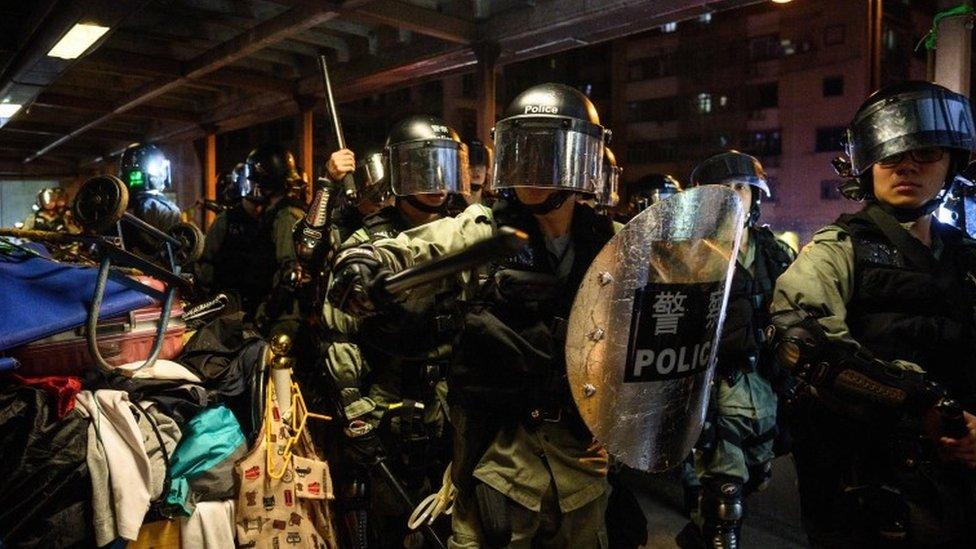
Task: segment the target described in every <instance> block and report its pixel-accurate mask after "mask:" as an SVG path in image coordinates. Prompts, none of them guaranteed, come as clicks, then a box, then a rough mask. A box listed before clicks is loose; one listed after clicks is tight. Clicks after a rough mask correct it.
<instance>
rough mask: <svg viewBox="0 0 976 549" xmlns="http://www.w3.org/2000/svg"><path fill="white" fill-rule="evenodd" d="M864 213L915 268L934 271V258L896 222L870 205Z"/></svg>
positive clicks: (929, 251)
mask: <svg viewBox="0 0 976 549" xmlns="http://www.w3.org/2000/svg"><path fill="white" fill-rule="evenodd" d="M865 213H866V214H867V215H868V216H869V217H870V218H871V220H872V221H874V223H875V225H877V227H878V229H880V230H881V233H882V234H883V235H884V236H885V238H887V239H888V241H889V242H891V243H892V244H893V245H894V246H895V247H896V248H898V250H899V251H900V252H901V253H902V254H904V256H905V257H906V258H907V259H908V260H909V261H910V262H911V263H913V264H914V265H915V266H916V267H919V268H922V269H925V270H927V271H933V270H935V269H936V262H935V256H933V255H932V251H931V250H929V249H928V248H927V247H925V245H924V244H922V243H921V242H919V240H918V239H917V238H915V237H913V236H912V235H911V234H909V233H908V231H906V230H905V228H904V227H902V226H901V225H900V224H899V223H898V221H897V220H896V219H895V218H894V217H892V216H891V215H889V214H888V213H886V212H885V211H884V210H882V209H881V208H879V207H877V206H875V205H873V204H872V205H870V206H868V207H867V208H866V209H865Z"/></svg>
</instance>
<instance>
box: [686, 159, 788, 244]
mask: <svg viewBox="0 0 976 549" xmlns="http://www.w3.org/2000/svg"><path fill="white" fill-rule="evenodd" d="M736 183H741V184H746V185H750V186H751V187H752V204H750V205H749V215H748V216H747V217H746V227H751V226H753V225H755V223H756V221H757V220H759V213H760V204H761V203H762V195H763V194H765V195H766V196H769V182H768V178H767V177H766V170H764V169H763V167H762V164H760V163H759V160H757V159H756V157H754V156H750V155H748V154H745V153H741V152H739V151H735V150H733V151H728V152H724V153H719V154H716V155H715V156H711V157H709V158H706V159H705V160H703V161H702V162H701V163H700V164H698V165H697V166H695V169H694V170H692V171H691V185H692V186H693V187H697V186H699V185H728V186H730V187H731V186H732V185H735V184H736ZM759 191H762V192H759Z"/></svg>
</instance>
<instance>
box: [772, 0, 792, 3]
mask: <svg viewBox="0 0 976 549" xmlns="http://www.w3.org/2000/svg"><path fill="white" fill-rule="evenodd" d="M792 1H793V0H773V3H774V4H789V3H790V2H792Z"/></svg>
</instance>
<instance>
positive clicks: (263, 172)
mask: <svg viewBox="0 0 976 549" xmlns="http://www.w3.org/2000/svg"><path fill="white" fill-rule="evenodd" d="M244 174H245V175H244V178H243V179H242V180H241V185H242V188H241V196H242V199H243V202H244V203H248V206H243V205H242V209H241V210H240V211H239V212H238V213H239V215H240V217H239V219H240V220H242V224H241V230H242V232H243V231H244V230H246V227H247V226H248V225H247V223H248V221H247V220H246V219H247V218H246V217H245V216H248V217H250V216H251V214H249V213H247V211H246V210H244V208H245V207H246V208H251V209H252V211H254V212H257V213H258V214H259V216H258V226H257V228H256V229H255V228H254V227H253V226H251V228H250V230H253V231H254V232H253V233H252V234H254V236H255V238H254V239H253V240H251V241H250V243H249V244H248V243H247V242H246V241H244V240H243V239H242V240H240V241H238V242H239V243H240V244H241V248H240V249H238V250H236V251H235V250H232V249H228V250H227V252H228V255H227V256H226V258H225V260H224V261H219V262H217V263H216V264H215V266H214V279H215V280H219V279H221V278H225V277H226V278H228V279H231V280H235V281H237V282H238V283H239V284H240V286H241V288H242V294H246V295H247V296H248V297H245V298H244V299H243V300H242V301H244V302H249V305H248V306H249V307H254V308H257V312H256V313H255V319H256V321H257V322H258V324H259V325H260V326H261V328H262V331H263V332H264V333H266V334H276V333H288V334H290V335H294V333H295V332H296V331H297V329H298V325H299V312H298V304H297V303H296V300H295V299H294V295H293V294H292V293H291V292H290V291H289V288H288V287H287V286H286V285H285V284H283V282H286V281H289V280H290V279H291V277H290V274H289V273H290V272H291V270H293V269H294V268H295V263H296V259H295V258H296V256H295V245H294V242H293V240H292V230H293V228H294V227H295V223H297V222H298V220H300V219H301V218H302V216H303V215H304V213H305V212H304V209H305V204H304V203H302V202H301V201H299V200H297V199H296V198H294V197H293V196H289V193H291V192H293V191H294V189H295V188H297V187H298V185H299V184H300V182H301V181H302V179H301V176H300V175H299V174H298V170H297V169H296V167H295V155H293V154H292V153H291V151H289V150H287V149H285V148H284V147H282V146H281V145H277V144H264V145H261V146H259V147H257V148H256V149H254V150H252V151H251V152H250V153H249V154H248V155H247V159H246V160H245V162H244ZM248 236H250V234H249V235H248ZM244 277H246V280H243V278H244ZM261 300H264V302H263V303H260V302H261ZM259 304H260V305H259Z"/></svg>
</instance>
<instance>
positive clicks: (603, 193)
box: [596, 147, 624, 210]
mask: <svg viewBox="0 0 976 549" xmlns="http://www.w3.org/2000/svg"><path fill="white" fill-rule="evenodd" d="M623 171H624V169H623V168H622V167H621V166H618V165H617V156H616V155H615V154H613V151H611V150H610V147H604V148H603V184H602V185H601V186H600V192H599V194H597V195H596V206H597V207H598V208H602V209H605V210H607V209H610V208H616V207H617V204H619V203H620V174H622V173H623Z"/></svg>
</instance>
